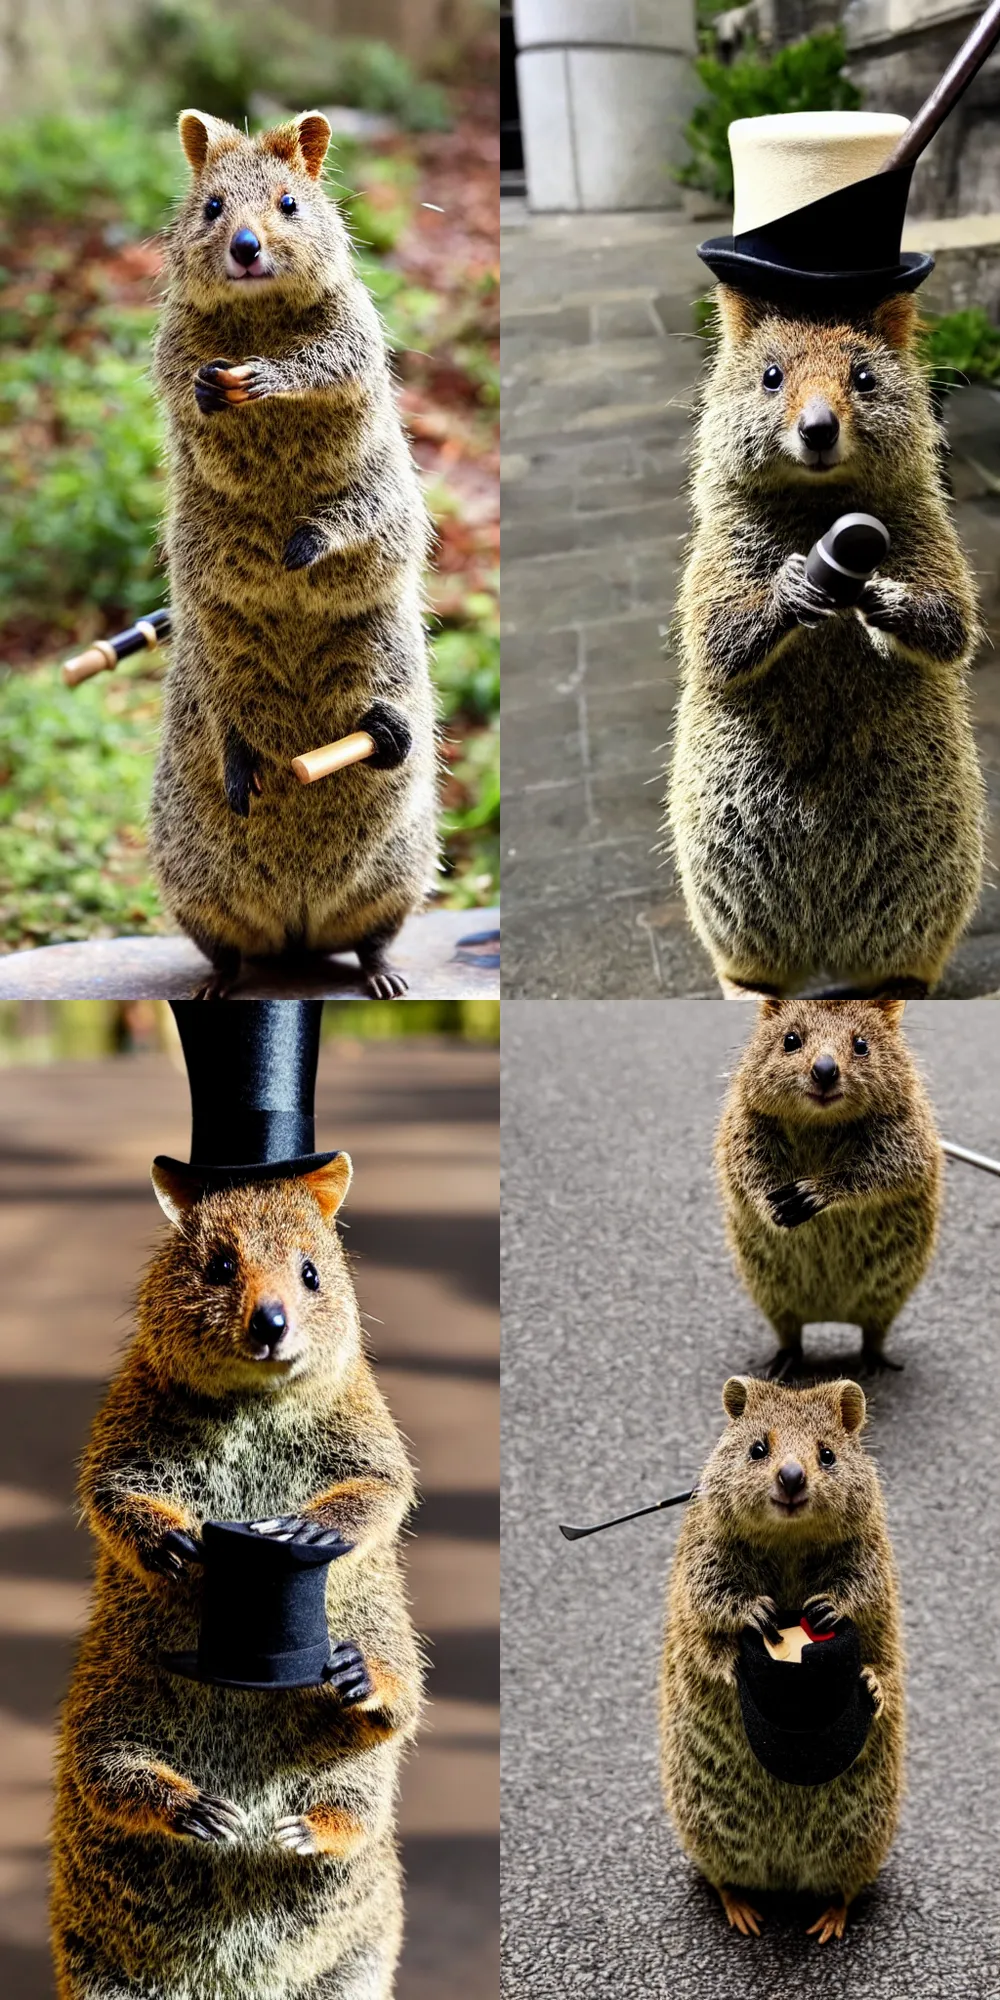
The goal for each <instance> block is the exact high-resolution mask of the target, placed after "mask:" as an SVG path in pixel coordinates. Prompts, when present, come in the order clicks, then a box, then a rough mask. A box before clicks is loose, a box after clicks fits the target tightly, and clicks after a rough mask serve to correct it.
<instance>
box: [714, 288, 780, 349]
mask: <svg viewBox="0 0 1000 2000" xmlns="http://www.w3.org/2000/svg"><path fill="white" fill-rule="evenodd" d="M715 304H716V307H717V309H718V314H719V326H720V330H721V333H722V336H723V339H724V340H729V341H732V342H733V343H738V342H739V341H741V340H749V338H750V335H751V334H752V333H755V332H756V330H757V328H758V327H759V326H760V324H761V321H762V320H765V319H766V318H767V316H768V313H769V312H770V311H771V310H772V308H771V307H770V306H768V304H767V301H766V300H765V299H751V298H748V297H747V296H746V294H745V293H744V292H736V291H734V290H733V288H732V286H731V285H717V286H716V289H715Z"/></svg>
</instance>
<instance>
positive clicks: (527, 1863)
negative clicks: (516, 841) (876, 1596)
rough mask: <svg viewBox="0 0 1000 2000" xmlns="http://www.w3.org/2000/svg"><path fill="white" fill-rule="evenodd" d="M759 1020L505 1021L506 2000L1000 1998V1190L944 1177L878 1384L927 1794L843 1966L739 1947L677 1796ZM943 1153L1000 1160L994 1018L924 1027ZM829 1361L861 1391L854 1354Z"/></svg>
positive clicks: (775, 1914)
mask: <svg viewBox="0 0 1000 2000" xmlns="http://www.w3.org/2000/svg"><path fill="white" fill-rule="evenodd" d="M749 1026H750V1020H749V1015H748V1011H747V1010H745V1009H744V1008H743V1007H742V1006H730V1007H720V1006H717V1005H711V1004H708V1003H705V1002H696V1001H680V1000H679V1001H675V1002H673V1003H671V1004H670V1005H663V1004H662V1003H658V1002H656V1001H653V1002H644V1001H632V1002H625V1003H622V1002H616V1001H596V1002H589V1003H583V1004H581V1003H573V1002H566V1003H563V1004H560V1005H558V1006H552V1005H551V1004H549V1003H547V1002H545V1001H519V1002H517V1003H507V1004H506V1005H505V1007H504V1062H505V1099H504V1105H505V1114H504V1122H505V1184H504V1232H503V1261H504V1300H503V1313H504V1318H503V1329H504V1378H503V1379H504V1396H503V1449H504V1456H503V1468H504V1469H503V1509H504V1521H503V1536H504V1540H503V1634H504V1644H503V1710H502V1740H503V1819H504V1847H505V1859H504V1921H505V1955H504V1968H505V1969H504V1975H503V1988H502V1990H503V1992H504V1994H505V1996H506V2000H550V1996H556V1995H558V1996H559V2000H583V1996H592V1995H593V1996H602V2000H603V1996H611V1995H613V1996H615V2000H633V1996H635V2000H638V1996H640V1995H641V1996H642V2000H717V1996H718V2000H722V1996H726V2000H729V1997H730V1996H736V1995H740V1996H746V2000H804V1996H806V1995H808V1996H809V2000H904V1996H910V1995H913V1996H915V1997H916V1996H919V2000H996V1996H997V1995H998V1994H1000V1957H998V1942H997V1919H998V1914H1000V1888H998V1876H1000V1871H998V1858H1000V1856H998V1850H1000V1818H998V1800H1000V1702H998V1692H1000V1688H998V1662H1000V1593H998V1590H997V1555H998V1532H997V1524H998V1518H1000V1507H998V1503H1000V1480H998V1473H997V1459H998V1428H1000V1427H998V1423H997V1360H998V1355H1000V1332H998V1323H997V1290H998V1286H997V1266H998V1259H1000V1180H998V1179H995V1178H993V1177H991V1176H989V1175H987V1174H985V1173H982V1172H978V1171H976V1170H974V1169H972V1168H969V1167H963V1166H959V1165H957V1164H954V1163H949V1166H948V1171H947V1189H946V1202H945V1213H944V1221H943V1228H942V1233H941V1241H940V1247H939V1250H938V1253H937V1256H936V1258H935V1261H934V1264H933V1266H932V1268H931V1270H930V1272H929V1273H928V1276H927V1278H926V1279H925V1281H924V1283H923V1284H922V1285H921V1287H920V1288H919V1290H918V1291H917V1292H916V1293H915V1294H914V1295H913V1297H912V1298H911V1300H910V1301H909V1303H908V1304H907V1306H906V1307H905V1309H904V1311H903V1313H902V1315H901V1317H900V1319H899V1321H898V1322H897V1326H896V1328H895V1329H894V1331H893V1333H892V1335H891V1336H890V1341H891V1346H890V1351H891V1353H892V1355H893V1356H894V1357H895V1359H897V1360H900V1361H902V1362H903V1363H904V1364H905V1367H904V1371H903V1373H902V1374H898V1375H892V1376H889V1377H886V1378H883V1379H882V1380H881V1381H879V1382H878V1384H877V1385H876V1386H875V1387H874V1388H871V1387H870V1385H866V1386H868V1387H869V1395H870V1405H869V1406H870V1423H869V1441H870V1445H871V1448H872V1450H873V1452H874V1454H875V1456H876V1458H877V1460H878V1464H879V1468H880V1472H881V1476H882V1480H883V1484H884V1488H885V1493H886V1499H887V1505H888V1514H889V1523H890V1528H891V1531H892V1534H893V1539H894V1542H895V1547H896V1554H897V1558H898V1562H899V1568H900V1573H901V1581H902V1592H903V1603H904V1615H905V1626H906V1636H907V1647H908V1654H909V1683H908V1709H909V1736H910V1741H909V1756H908V1796H907V1800H906V1805H905V1809H904V1814H903V1820H902V1825H901V1829H900V1833H899V1836H898V1839H897V1841H896V1844H895V1847H894V1849H893V1852H892V1854H891V1856H890V1859H889V1862H888V1864H887V1866H886V1868H885V1870H884V1872H883V1874H882V1876H881V1877H880V1879H879V1882H878V1884H877V1886H876V1887H875V1889H874V1890H873V1891H872V1892H870V1893H868V1894H866V1896H865V1897H864V1898H863V1899H859V1901H858V1903H857V1904H856V1905H855V1906H854V1909H853V1910H852V1913H851V1919H850V1922H849V1926H848V1931H847V1935H846V1937H845V1939H844V1941H843V1942H842V1943H839V1944H838V1943H831V1944H829V1945H825V1946H822V1945H820V1944H819V1943H818V1942H817V1941H816V1939H815V1938H807V1937H806V1935H805V1929H806V1925H807V1923H809V1922H811V1921H812V1918H813V1917H814V1916H815V1915H816V1914H817V1906H816V1905H815V1903H814V1902H812V1901H808V1900H803V1901H802V1902H801V1903H800V1902H799V1901H798V1899H794V1898H789V1899H774V1898H765V1899H764V1901H763V1908H764V1911H765V1917H766V1922H765V1927H764V1934H763V1936H762V1937H761V1939H760V1940H753V1939H745V1938H741V1937H739V1936H738V1935H737V1934H736V1933H735V1932H732V1931H729V1930H728V1929H727V1927H726V1924H725V1921H724V1919H723V1916H722V1912H721V1909H720V1907H719V1904H718V1901H717V1898H716V1897H715V1894H714V1892H712V1891H710V1890H709V1889H708V1888H707V1886H706V1885H705V1884H704V1883H703V1882H702V1881H701V1880H700V1879H699V1877H698V1876H697V1875H696V1874H695V1872H694V1870H693V1868H692V1867H691V1866H690V1864H689V1863H688V1862H687V1861H686V1860H685V1859H684V1858H683V1857H682V1855H681V1853H680V1850H679V1848H678V1846H677V1843H676V1840H675V1838H674V1835H673V1832H672V1829H671V1827H670V1825H669V1822H668V1821H667V1819H666V1816H665V1814H664V1811H663V1808H662V1805H661V1800H660V1791H659V1777H658V1754H657V1734H656V1686H657V1676H658V1663H659V1650H660V1628H661V1621H662V1604H663V1594H664V1586H665V1581H666V1576H667V1572H668V1570H669V1566H670V1562H671V1558H672V1552H673V1548H674V1544H675V1541H676V1534H677V1517H676V1514H669V1513H668V1514H664V1515H661V1516H654V1517H653V1518H651V1519H649V1520H645V1521H637V1522H634V1523H633V1524H631V1525H630V1526H628V1527H622V1528H617V1529H615V1530H613V1531H611V1532H609V1533H608V1534H606V1535H601V1536H596V1537H594V1538H593V1539H592V1540H589V1541H583V1542H578V1543H575V1544H569V1543H567V1542H565V1541H563V1540H562V1539H561V1537H560V1536H559V1533H558V1526H557V1524H558V1522H559V1521H561V1520H562V1521H567V1520H568V1521H571V1522H585V1521H588V1520H599V1519H602V1518H604V1517H606V1516H608V1515H611V1514H615V1513H621V1512H624V1511H625V1510H626V1508H628V1507H629V1506H633V1507H638V1506H641V1505H642V1504H643V1503H644V1502H649V1501H653V1500H656V1499H659V1498H660V1497H661V1496H663V1495H664V1494H667V1493H671V1492H675V1491H678V1490H680V1489H681V1488H682V1487H684V1486H685V1485H689V1484H691V1483H692V1482H693V1480H694V1478H695V1477H696V1475H697V1473H698V1470H699V1467H700V1465H701V1463H702V1462H703V1460H704V1458H705V1457H706V1455H707V1453H708V1451H709V1450H710V1448H711V1446H712V1444H713V1442H714V1440H715V1438H716V1437H717V1436H718V1434H719V1432H720V1430H721V1428H722V1426H723V1423H724V1417H723V1413H722V1408H721V1404H720V1391H721V1387H722V1383H723V1381H724V1380H725V1377H726V1376H727V1375H729V1374H732V1373H750V1372H753V1371H754V1370H759V1369H760V1368H761V1366H762V1364H763V1363H764V1362H765V1361H766V1359H767V1357H768V1355H769V1353H770V1351H771V1347H772V1341H771V1337H770V1330H769V1328H768V1327H767V1326H766V1324H765V1323H764V1321H763V1320H762V1319H761V1318H760V1317H759V1315H758V1314H757V1311H756V1308H755V1307H754V1306H753V1304H752V1302H751V1301H750V1299H749V1298H748V1297H747V1296H746V1295H745V1294H744V1293H743V1292H742V1290H741V1287H740V1284H739V1282H738V1280H737V1277H736V1274H735V1271H734V1270H733V1268H732V1266H731V1264H730V1260H729V1255H728V1251H727V1248H726V1244H725V1240H724V1235H723V1228H722V1221H721V1215H720V1211H719V1206H718V1202H717V1198H716V1193H715V1186H714V1180H713V1174H712V1140H713V1135H714V1130H715V1126H716V1123H717V1119H718V1115H719V1108H720V1104H721V1100H722V1096H723V1093H724V1089H725V1078H726V1075H727V1073H728V1072H729V1070H730V1069H731V1068H732V1064H733V1057H734V1053H735V1051H736V1050H737V1049H738V1047H739V1046H740V1044H741V1043H742V1041H743V1040H744V1038H745V1036H746V1034H747V1032H748V1030H749ZM906 1026H907V1032H908V1034H909V1037H910V1040H911V1043H912V1045H913V1046H914V1048H915V1050H916V1052H917V1054H918V1056H919V1058H920V1060H921V1061H922V1064H923V1067H924V1070H925V1074H926V1077H927V1081H928V1084H929V1087H930V1091H931V1094H932V1097H933V1101H934V1103H935V1106H936V1108H937V1112H938V1119H939V1127H940V1130H941V1132H942V1135H943V1136H944V1137H947V1138H950V1139H952V1140H955V1141H957V1142H958V1143H960V1144H964V1145H967V1146H969V1147H971V1148H973V1149H974V1150H977V1151H981V1152H984V1153H988V1154H991V1155H992V1156H993V1157H998V1156H1000V1065H998V1063H997V1060H996V1054H997V1028H996V1012H995V1009H994V1008H993V1007H992V1006H990V1005H988V1004H983V1005H972V1004H968V1003H948V1002H943V1001H936V1002H929V1003H923V1004H921V1005H919V1006H911V1007H910V1008H909V1009H908V1010H907V1015H906ZM806 1341H807V1351H808V1352H809V1353H810V1354H811V1355H813V1356H816V1357H818V1358H821V1359H822V1361H823V1362H824V1363H829V1364H832V1363H833V1362H834V1361H835V1359H836V1357H842V1359H843V1363H844V1366H845V1368H846V1369H847V1370H848V1371H850V1369H851V1366H852V1362H853V1359H854V1354H855V1352H856V1336H855V1335H854V1333H853V1332H852V1331H851V1330H849V1329H844V1328H825V1329H813V1330H811V1331H810V1332H808V1333H807V1335H806Z"/></svg>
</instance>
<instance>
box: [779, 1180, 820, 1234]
mask: <svg viewBox="0 0 1000 2000" xmlns="http://www.w3.org/2000/svg"><path fill="white" fill-rule="evenodd" d="M767 1205H768V1208H769V1209H770V1211H771V1220H772V1222H774V1223H775V1224H776V1226H777V1228H778V1229H798V1228H799V1227H800V1226H801V1224H802V1223H803V1222H811V1221H812V1218H813V1216H814V1215H818V1214H819V1212H820V1209H821V1208H822V1207H823V1203H822V1201H821V1200H820V1197H819V1195H818V1193H817V1192H816V1189H815V1188H814V1187H813V1186H812V1184H811V1182H810V1181H789V1182H788V1183H787V1184H786V1186H785V1187H779V1188H772V1189H771V1191H770V1193H769V1194H768V1196H767Z"/></svg>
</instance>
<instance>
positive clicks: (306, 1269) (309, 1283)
mask: <svg viewBox="0 0 1000 2000" xmlns="http://www.w3.org/2000/svg"><path fill="white" fill-rule="evenodd" d="M302 1283H303V1284H304V1286H305V1288H306V1291H307V1292H318V1291H319V1272H318V1271H317V1269H316V1266H315V1264H313V1263H311V1262H310V1260H309V1258H308V1257H306V1258H305V1260H304V1262H303V1265H302Z"/></svg>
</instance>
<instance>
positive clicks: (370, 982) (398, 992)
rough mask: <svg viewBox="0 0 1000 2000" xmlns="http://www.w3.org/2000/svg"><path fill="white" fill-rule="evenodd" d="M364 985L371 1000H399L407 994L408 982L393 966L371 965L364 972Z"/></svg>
mask: <svg viewBox="0 0 1000 2000" xmlns="http://www.w3.org/2000/svg"><path fill="white" fill-rule="evenodd" d="M365 985H366V987H367V988H368V993H369V996H370V998H371V999H372V1000H400V999H401V998H402V996H403V994H404V993H408V992H409V981H408V980H406V979H404V977H403V974H402V973H401V972H397V971H396V968H395V966H394V965H387V964H385V963H384V962H383V964H382V965H371V966H368V967H367V968H366V970H365Z"/></svg>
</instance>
